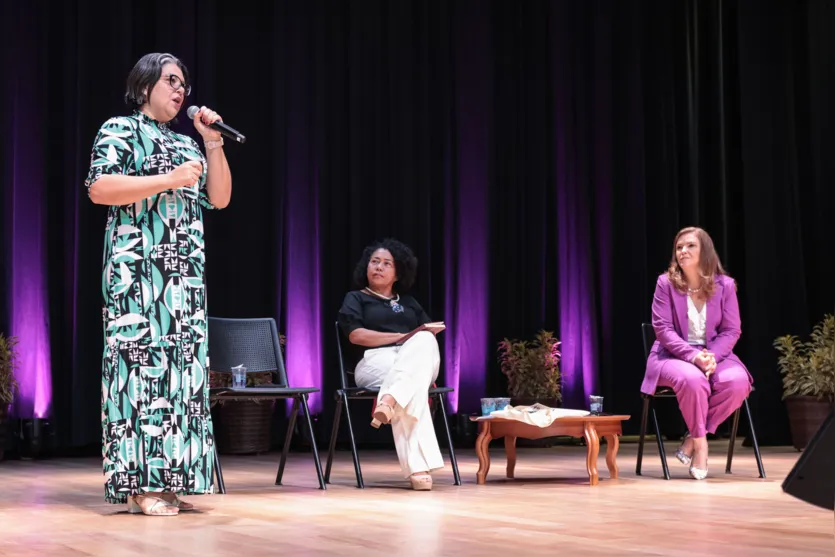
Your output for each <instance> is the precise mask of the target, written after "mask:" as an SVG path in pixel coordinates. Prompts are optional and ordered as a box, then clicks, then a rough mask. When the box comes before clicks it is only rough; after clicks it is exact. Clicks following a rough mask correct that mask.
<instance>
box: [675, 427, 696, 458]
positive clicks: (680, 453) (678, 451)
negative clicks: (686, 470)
mask: <svg viewBox="0 0 835 557" xmlns="http://www.w3.org/2000/svg"><path fill="white" fill-rule="evenodd" d="M688 437H690V433H685V434H684V440H683V441H682V442H681V445H680V446H679V448H678V449H676V452H675V457H676V458H677V459H678V461H679V462H681V463H682V464H684V465H685V466H690V463H691V462H693V457H692V456H689V455H688V454H687V453H685V452H684V451H683V450H681V447H683V446H684V441H687V438H688Z"/></svg>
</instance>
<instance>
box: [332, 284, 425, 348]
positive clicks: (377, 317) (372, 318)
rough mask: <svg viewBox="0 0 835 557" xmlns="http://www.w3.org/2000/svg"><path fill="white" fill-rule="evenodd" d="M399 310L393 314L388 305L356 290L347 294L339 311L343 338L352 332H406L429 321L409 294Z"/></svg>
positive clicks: (402, 298)
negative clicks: (363, 330)
mask: <svg viewBox="0 0 835 557" xmlns="http://www.w3.org/2000/svg"><path fill="white" fill-rule="evenodd" d="M398 304H400V306H401V307H402V308H403V311H394V309H393V308H392V305H391V302H389V301H387V300H383V299H382V298H378V297H377V296H374V295H371V294H366V293H365V292H362V291H360V290H355V291H352V292H348V293H347V294H346V295H345V299H344V300H343V301H342V307H341V308H340V309H339V327H340V329H342V334H344V335H345V337H346V338H347V337H348V335H350V334H351V332H353V331H354V330H356V329H368V330H370V331H377V332H380V333H403V334H405V333H408V332H410V331H412V330H414V329H416V328H417V327H418V326H420V325H423V324H424V323H431V322H432V320H431V319H430V318H429V316H428V315H427V314H426V312H425V311H424V310H423V308H422V307H421V306H420V304H419V303H418V302H417V300H415V299H414V298H412V297H411V296H409V295H406V294H403V295H401V296H400V301H399V302H398Z"/></svg>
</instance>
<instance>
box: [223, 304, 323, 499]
mask: <svg viewBox="0 0 835 557" xmlns="http://www.w3.org/2000/svg"><path fill="white" fill-rule="evenodd" d="M209 360H210V365H209V367H210V368H211V370H212V371H220V372H230V373H231V369H232V367H234V366H237V365H240V364H243V365H244V367H246V368H247V373H254V372H265V371H269V372H272V376H273V380H274V383H273V384H270V385H259V386H257V387H239V388H234V387H216V388H212V389H210V390H209V396H210V398H211V400H213V401H216V400H249V399H253V398H256V399H264V400H281V399H288V398H292V399H293V409H292V411H291V412H290V421H289V422H288V423H287V433H286V434H285V436H284V449H283V450H282V451H281V462H280V464H279V465H278V473H277V474H276V478H275V485H281V478H282V476H283V475H284V465H285V464H286V463H287V452H288V451H289V450H290V441H291V439H292V437H293V430H294V428H295V425H296V416H297V415H298V413H299V406H301V409H302V412H303V413H304V418H305V421H306V422H307V431H308V433H309V434H310V446H311V448H312V450H313V462H314V464H315V465H316V475H317V476H318V477H319V487H320V488H321V489H327V487H326V486H325V479H324V477H323V475H322V463H321V462H320V460H319V451H318V450H317V449H316V436H315V435H314V433H313V422H312V421H311V419H310V408H309V407H308V405H307V395H309V394H310V393H318V392H319V389H318V388H315V387H290V386H289V385H288V383H287V373H286V371H285V369H284V358H283V357H282V355H281V344H280V343H279V340H278V328H277V327H276V324H275V320H273V319H272V318H256V319H226V318H220V317H209ZM214 461H215V470H216V474H217V483H218V490H219V491H220V493H226V485H225V484H224V482H223V470H222V468H221V467H220V459H219V458H218V453H217V445H215V448H214Z"/></svg>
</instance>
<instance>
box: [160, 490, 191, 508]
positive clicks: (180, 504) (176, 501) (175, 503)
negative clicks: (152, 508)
mask: <svg viewBox="0 0 835 557" xmlns="http://www.w3.org/2000/svg"><path fill="white" fill-rule="evenodd" d="M168 495H170V496H171V497H170V498H169V497H166V496H168ZM162 500H163V501H165V502H166V503H168V504H169V505H171V506H172V507H177V508H178V509H180V510H181V511H193V510H194V505H192V504H191V503H186V502H185V501H183V500H182V499H180V498H179V497H178V496H177V494H176V493H164V494H163V496H162Z"/></svg>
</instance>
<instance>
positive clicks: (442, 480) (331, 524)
mask: <svg viewBox="0 0 835 557" xmlns="http://www.w3.org/2000/svg"><path fill="white" fill-rule="evenodd" d="M647 447H648V449H649V453H648V455H646V457H645V460H644V463H645V469H644V473H645V475H644V476H642V477H637V476H635V454H636V449H637V445H635V444H631V443H623V444H621V447H620V452H619V454H618V465H619V468H620V476H621V477H620V479H619V480H613V481H610V480H609V478H608V471H607V470H606V467H605V459H604V457H603V454H602V453H604V451H605V447H601V455H600V484H599V485H598V486H596V487H590V486H589V485H588V484H587V481H588V478H587V477H586V476H585V448H583V447H565V446H561V447H554V448H549V449H519V455H518V463H517V466H516V479H515V480H506V479H505V478H504V464H505V460H504V455H503V449H502V448H501V447H498V446H497V447H495V448H493V449H492V450H491V455H492V457H493V458H492V466H491V470H490V475H488V477H487V484H486V485H481V486H480V485H476V479H475V473H476V470H477V468H478V462H477V460H476V458H475V453H474V451H472V450H470V451H464V450H462V451H459V466H460V470H461V476H462V480H463V481H464V485H463V486H461V487H456V486H454V485H453V483H452V474H451V472H450V470H449V465H447V469H446V470H444V471H441V472H439V473H437V474H436V475H435V489H434V490H433V491H431V492H413V491H411V490H409V489H407V488H406V486H407V483H406V482H405V481H403V480H402V478H401V477H400V474H399V470H398V467H397V461H396V456H395V454H394V452H393V451H365V452H361V454H360V457H361V458H363V459H364V460H363V465H364V466H363V473H364V476H365V481H366V489H365V490H359V489H357V488H356V484H355V483H354V477H353V466H352V465H351V458H350V453H349V452H339V453H338V455H337V461H336V463H335V468H334V472H333V477H332V481H333V482H334V484H331V485H330V486H329V488H328V490H327V491H320V490H319V489H318V488H317V483H316V475H315V471H314V468H313V464H312V458H311V457H310V455H309V454H293V455H291V457H290V461H289V464H288V468H287V470H286V472H285V480H284V483H285V485H284V486H274V485H272V482H273V481H274V478H275V471H276V465H277V461H278V454H270V455H263V456H257V457H223V459H222V464H223V467H224V473H225V480H226V487H227V490H228V493H227V494H226V495H212V496H202V497H192V498H190V499H188V500H190V501H192V502H194V503H196V504H197V505H200V507H201V508H202V512H199V513H181V514H180V515H179V516H176V517H146V516H142V515H129V514H127V513H126V512H125V508H124V507H123V506H113V505H108V504H106V503H105V502H104V500H103V496H102V493H103V490H102V485H101V484H102V477H101V471H100V470H101V469H100V463H99V461H98V460H97V459H89V458H87V459H58V460H44V461H36V462H26V461H7V462H0V555H26V556H52V555H61V556H73V555H103V556H105V555H106V556H108V557H110V556H114V557H116V556H118V557H122V556H125V557H127V556H133V555H152V556H160V555H163V556H164V555H177V556H198V555H199V556H208V555H242V556H255V555H292V556H294V557H301V556H308V555H311V556H312V555H362V556H366V557H372V556H379V557H387V556H389V555H391V556H402V555H408V556H412V555H414V556H421V557H423V556H426V557H429V556H434V555H452V556H455V557H464V556H470V555H474V556H475V555H496V556H510V555H512V556H517V555H519V556H532V555H549V556H551V555H578V556H582V557H593V556H604V555H605V556H613V555H678V556H686V557H701V556H714V555H722V556H734V557H742V556H748V555H750V556H758V557H764V556H781V557H782V556H792V557H793V556H799V555H827V556H832V555H833V554H835V542H834V541H833V529H834V528H835V520H833V518H834V517H833V514H832V513H831V512H827V511H824V510H822V509H818V508H817V507H813V506H811V505H807V504H805V503H803V502H801V501H798V500H795V499H794V498H792V497H790V496H788V495H785V494H784V493H783V492H782V490H781V489H780V484H781V482H782V481H783V479H784V478H785V477H786V474H787V473H788V472H789V470H790V469H791V467H792V466H793V465H794V463H795V461H796V460H797V458H798V455H799V453H797V452H795V451H794V450H793V449H791V448H765V449H764V450H763V459H764V462H765V467H766V473H767V475H768V479H766V480H760V479H759V478H758V477H757V469H756V464H755V462H754V457H753V453H752V451H751V449H749V448H743V447H742V446H741V445H739V446H738V447H737V449H736V456H735V458H734V474H733V475H732V476H726V475H725V474H724V458H723V457H724V455H725V450H726V447H727V444H726V442H716V443H714V444H712V446H711V451H712V453H711V454H712V455H713V457H712V460H711V465H712V471H711V476H710V477H709V478H708V480H706V481H703V482H697V481H694V480H691V479H689V478H688V477H687V471H686V469H685V468H684V466H682V465H681V464H679V463H678V461H676V460H674V459H673V458H670V469H671V473H672V475H673V479H672V480H671V481H664V480H663V479H662V478H661V466H660V464H659V462H658V458H657V455H656V453H655V450H654V447H653V446H652V445H651V444H648V445H647ZM674 449H675V445H674V444H669V445H668V447H667V450H668V454H670V455H671V454H672V452H673V450H674ZM323 460H324V459H323Z"/></svg>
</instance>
